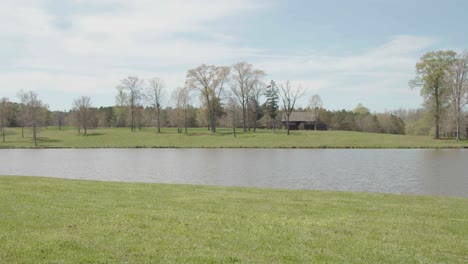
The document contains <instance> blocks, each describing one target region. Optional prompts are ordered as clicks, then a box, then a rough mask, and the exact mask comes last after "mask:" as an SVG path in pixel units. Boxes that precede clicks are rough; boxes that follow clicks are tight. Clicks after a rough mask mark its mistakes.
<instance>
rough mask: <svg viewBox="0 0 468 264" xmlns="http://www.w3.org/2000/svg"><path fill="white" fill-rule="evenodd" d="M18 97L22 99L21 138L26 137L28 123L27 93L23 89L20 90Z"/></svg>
mask: <svg viewBox="0 0 468 264" xmlns="http://www.w3.org/2000/svg"><path fill="white" fill-rule="evenodd" d="M16 97H18V99H19V100H20V123H21V138H24V126H25V123H26V121H25V119H26V93H25V92H24V91H23V90H19V91H18V93H17V94H16Z"/></svg>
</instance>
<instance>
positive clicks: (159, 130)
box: [158, 106, 161, 133]
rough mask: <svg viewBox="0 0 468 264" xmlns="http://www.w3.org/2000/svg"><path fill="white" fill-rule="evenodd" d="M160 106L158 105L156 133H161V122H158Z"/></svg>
mask: <svg viewBox="0 0 468 264" xmlns="http://www.w3.org/2000/svg"><path fill="white" fill-rule="evenodd" d="M160 109H161V108H160V107H159V106H158V133H161V122H160V119H159V117H160Z"/></svg>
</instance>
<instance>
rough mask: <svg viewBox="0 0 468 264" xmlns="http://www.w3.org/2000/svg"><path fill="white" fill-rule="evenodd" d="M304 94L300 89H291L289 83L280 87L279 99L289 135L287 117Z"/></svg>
mask: <svg viewBox="0 0 468 264" xmlns="http://www.w3.org/2000/svg"><path fill="white" fill-rule="evenodd" d="M304 93H305V90H303V89H302V87H298V88H296V89H294V88H292V87H291V83H290V82H289V81H286V84H285V85H280V97H281V100H282V101H283V111H284V114H285V115H286V127H287V131H288V135H289V116H290V115H291V113H292V112H293V111H294V106H295V104H296V101H297V99H299V98H301V97H302V96H303V95H304Z"/></svg>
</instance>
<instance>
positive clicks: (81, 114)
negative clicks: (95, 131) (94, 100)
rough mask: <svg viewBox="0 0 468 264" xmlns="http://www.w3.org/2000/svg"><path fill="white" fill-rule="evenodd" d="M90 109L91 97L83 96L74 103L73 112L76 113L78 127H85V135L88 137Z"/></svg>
mask: <svg viewBox="0 0 468 264" xmlns="http://www.w3.org/2000/svg"><path fill="white" fill-rule="evenodd" d="M90 108H91V98H90V97H89V96H81V97H79V98H77V99H75V101H73V110H74V111H75V113H76V117H77V122H78V127H83V130H84V134H85V135H87V129H88V122H89V118H90ZM78 131H79V130H78Z"/></svg>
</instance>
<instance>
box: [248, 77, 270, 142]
mask: <svg viewBox="0 0 468 264" xmlns="http://www.w3.org/2000/svg"><path fill="white" fill-rule="evenodd" d="M265 89H266V84H265V83H264V82H263V81H262V80H261V79H260V78H259V79H257V80H256V81H255V82H254V83H253V84H252V89H251V91H250V96H251V98H252V103H253V106H254V107H253V108H254V123H253V125H254V128H253V131H254V133H255V132H256V131H257V120H258V112H259V110H260V109H259V106H260V97H261V96H262V95H263V94H265Z"/></svg>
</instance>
